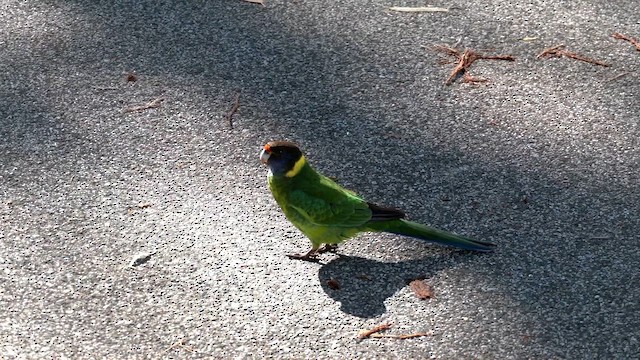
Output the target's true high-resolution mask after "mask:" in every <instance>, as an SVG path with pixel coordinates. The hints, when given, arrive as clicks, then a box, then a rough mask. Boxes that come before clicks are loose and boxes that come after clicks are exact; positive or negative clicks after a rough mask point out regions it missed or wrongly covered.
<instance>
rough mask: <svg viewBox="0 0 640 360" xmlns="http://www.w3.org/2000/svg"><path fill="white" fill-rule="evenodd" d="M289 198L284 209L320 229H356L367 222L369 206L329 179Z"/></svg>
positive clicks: (294, 191) (303, 189) (301, 190)
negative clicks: (294, 212) (296, 213)
mask: <svg viewBox="0 0 640 360" xmlns="http://www.w3.org/2000/svg"><path fill="white" fill-rule="evenodd" d="M322 180H323V181H320V182H319V183H315V184H314V185H315V186H313V187H306V186H305V187H303V188H301V189H297V190H293V191H291V193H290V194H289V198H288V203H287V206H288V207H290V208H291V209H292V210H294V211H296V212H298V213H299V214H300V215H301V216H302V217H303V218H305V220H307V221H308V222H310V223H312V224H314V225H320V226H332V227H358V226H361V225H363V224H365V223H366V222H368V221H369V220H370V219H371V209H369V205H368V204H367V203H366V202H365V201H364V200H362V199H361V198H359V197H358V196H357V195H355V194H354V193H352V192H350V191H348V190H345V189H343V188H342V187H340V186H339V185H338V184H336V183H334V182H333V181H331V180H330V179H326V178H324V179H322Z"/></svg>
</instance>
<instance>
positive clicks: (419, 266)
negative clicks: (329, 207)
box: [318, 251, 477, 318]
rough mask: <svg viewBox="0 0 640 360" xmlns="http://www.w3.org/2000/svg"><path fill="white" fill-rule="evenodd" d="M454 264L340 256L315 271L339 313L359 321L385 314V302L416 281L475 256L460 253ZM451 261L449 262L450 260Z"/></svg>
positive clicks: (438, 260)
mask: <svg viewBox="0 0 640 360" xmlns="http://www.w3.org/2000/svg"><path fill="white" fill-rule="evenodd" d="M459 253H460V255H461V256H455V257H454V259H455V260H454V262H451V261H448V260H445V259H443V258H441V257H433V258H420V259H416V260H408V261H399V262H383V261H378V260H372V259H366V258H362V257H358V256H347V255H340V256H339V257H338V258H336V259H333V260H331V261H329V262H328V263H326V264H323V265H322V267H320V270H319V271H318V279H319V280H320V284H321V286H322V289H323V290H324V291H325V292H326V293H327V295H329V297H331V298H332V299H333V300H335V301H338V302H340V304H341V305H340V310H342V311H343V312H345V313H347V314H350V315H353V316H357V317H360V318H373V317H376V316H379V315H382V314H384V313H385V312H386V311H387V309H386V307H385V303H384V302H385V300H387V299H388V298H389V297H391V296H393V295H394V294H395V293H397V292H398V291H399V290H401V289H402V288H404V287H406V286H408V284H409V282H410V281H412V280H415V279H417V278H421V279H427V281H428V279H429V278H431V277H433V276H435V275H436V274H437V273H438V272H440V271H442V270H444V269H446V268H450V267H452V266H456V264H457V263H458V262H460V261H465V259H470V257H469V256H473V255H477V254H473V253H472V252H469V251H460V252H459ZM449 259H450V258H449Z"/></svg>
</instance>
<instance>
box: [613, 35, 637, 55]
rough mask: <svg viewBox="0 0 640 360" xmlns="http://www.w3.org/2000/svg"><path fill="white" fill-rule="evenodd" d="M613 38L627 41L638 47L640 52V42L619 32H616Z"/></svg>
mask: <svg viewBox="0 0 640 360" xmlns="http://www.w3.org/2000/svg"><path fill="white" fill-rule="evenodd" d="M611 36H613V38H614V39H620V40H626V41H628V42H630V43H631V44H632V45H633V46H635V47H636V50H638V51H640V41H638V39H635V38H632V37H631V36H626V35H623V34H621V33H619V32H614V33H613V35H611Z"/></svg>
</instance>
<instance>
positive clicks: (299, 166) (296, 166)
mask: <svg viewBox="0 0 640 360" xmlns="http://www.w3.org/2000/svg"><path fill="white" fill-rule="evenodd" d="M306 163H307V160H306V159H305V158H304V155H303V156H300V159H298V161H296V163H295V164H294V165H293V169H291V170H289V171H287V172H286V173H285V174H284V176H286V177H288V178H292V177H294V176H296V175H298V173H299V172H300V170H302V167H303V166H304V164H306Z"/></svg>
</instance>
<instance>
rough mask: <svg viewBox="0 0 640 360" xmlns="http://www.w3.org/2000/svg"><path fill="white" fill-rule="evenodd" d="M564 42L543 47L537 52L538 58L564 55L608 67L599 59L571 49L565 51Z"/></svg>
mask: <svg viewBox="0 0 640 360" xmlns="http://www.w3.org/2000/svg"><path fill="white" fill-rule="evenodd" d="M564 47H565V46H564V44H560V45H556V46H552V47H550V48H546V49H544V50H543V51H542V52H541V53H540V54H538V59H541V58H545V57H563V56H566V57H568V58H571V59H575V60H580V61H584V62H586V63H589V64H594V65H600V66H604V67H609V66H610V65H609V64H607V63H605V62H602V61H599V60H594V59H591V58H588V57H585V56H582V55H579V54H576V53H574V52H571V51H567V50H565V49H564Z"/></svg>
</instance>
